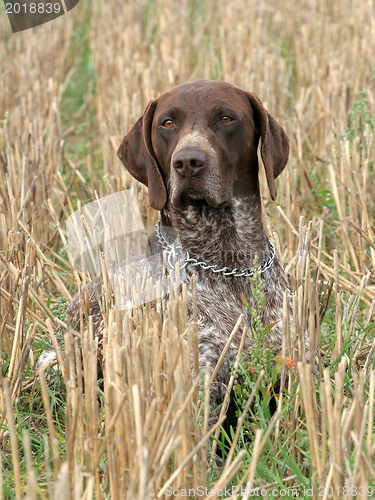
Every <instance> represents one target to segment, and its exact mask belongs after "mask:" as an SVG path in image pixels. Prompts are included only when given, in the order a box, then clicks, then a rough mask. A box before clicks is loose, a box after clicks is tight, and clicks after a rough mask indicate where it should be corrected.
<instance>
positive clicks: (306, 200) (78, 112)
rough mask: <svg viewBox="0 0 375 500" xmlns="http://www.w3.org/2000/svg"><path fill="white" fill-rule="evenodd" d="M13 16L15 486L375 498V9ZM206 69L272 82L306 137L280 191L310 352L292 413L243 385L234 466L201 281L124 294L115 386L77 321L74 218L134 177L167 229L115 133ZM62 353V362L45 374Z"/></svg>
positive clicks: (347, 1) (172, 8) (5, 179)
mask: <svg viewBox="0 0 375 500" xmlns="http://www.w3.org/2000/svg"><path fill="white" fill-rule="evenodd" d="M81 3H82V4H84V5H81ZM0 22H1V24H0V34H1V35H0V36H1V44H0V60H1V68H0V70H1V71H0V87H1V89H2V90H1V92H0V334H1V372H0V377H1V392H0V412H1V413H0V439H1V451H0V453H1V464H2V467H1V479H2V481H1V482H2V484H3V489H2V498H22V497H27V498H30V499H36V498H54V499H64V500H65V499H67V498H72V499H80V498H85V499H86V498H94V497H95V498H112V499H123V498H127V499H139V500H144V499H153V498H162V499H163V498H169V497H171V496H174V497H176V498H180V497H181V498H183V497H190V498H194V495H195V497H199V498H205V497H207V498H214V497H216V498H220V497H222V498H232V499H235V498H237V497H238V491H239V489H240V488H243V490H242V496H241V498H248V497H249V496H259V497H262V496H263V497H267V498H275V499H276V498H281V497H289V498H291V497H293V496H299V497H302V498H309V497H314V498H320V497H321V498H336V499H339V498H352V497H354V496H356V497H357V498H375V463H374V462H375V461H374V457H375V441H374V438H373V434H374V392H375V378H374V373H375V372H374V351H375V334H374V333H375V279H374V277H375V274H374V273H375V271H374V268H375V228H374V214H375V201H374V192H375V177H374V160H375V145H374V144H375V141H374V128H375V102H374V97H375V92H374V90H375V83H374V79H375V73H374V66H375V62H374V56H373V55H374V53H375V6H374V3H373V2H372V1H370V0H355V1H353V0H340V1H338V0H335V1H333V2H326V1H325V0H302V1H301V2H299V5H298V8H296V3H295V2H294V1H292V0H283V1H282V2H280V1H274V0H269V1H267V2H259V1H253V0H251V1H245V0H228V1H226V2H224V1H218V2H210V1H209V0H206V1H205V0H189V1H188V0H185V1H184V0H181V1H180V2H172V1H163V2H162V1H159V0H151V1H140V2H137V3H135V2H131V1H127V2H124V1H123V0H107V1H106V2H99V1H97V0H95V1H93V2H90V4H87V3H85V2H80V4H79V6H78V7H77V8H76V9H75V10H73V11H71V12H70V14H69V15H66V16H64V17H62V18H60V19H57V20H56V21H54V22H53V23H49V24H47V25H45V26H43V27H40V28H37V29H33V30H28V31H25V32H23V33H19V34H16V35H12V34H11V33H10V28H9V26H8V24H7V23H8V21H7V19H6V17H5V14H4V13H3V11H1V16H0ZM199 78H211V79H223V80H227V81H230V82H232V83H234V84H236V85H238V86H240V87H242V88H244V89H247V90H252V91H255V92H256V93H257V94H258V95H259V96H260V98H261V99H262V101H263V103H264V104H265V106H266V107H267V109H268V110H269V111H270V112H271V113H272V115H273V116H275V117H276V118H277V119H278V120H279V121H280V123H281V124H282V125H283V127H284V128H285V130H286V131H287V133H288V135H289V137H290V139H291V157H290V161H289V165H288V167H287V168H286V170H285V171H284V173H283V174H282V176H281V178H280V180H279V182H278V198H277V201H276V202H270V198H269V194H268V192H267V189H266V187H265V182H262V194H263V199H264V207H265V218H266V222H267V226H268V229H269V234H270V236H271V237H272V238H273V240H274V241H275V243H276V247H277V251H278V254H279V257H280V259H281V261H282V263H283V265H284V267H285V268H286V269H287V271H288V273H289V275H290V278H291V282H292V285H293V289H294V291H295V292H294V297H293V306H294V324H293V326H292V333H291V338H292V341H291V346H290V345H289V342H286V345H285V349H288V351H289V352H288V356H289V357H290V358H292V359H293V360H294V361H296V362H297V368H294V369H293V368H291V369H289V377H288V379H287V381H286V387H285V390H284V393H283V394H282V396H280V397H279V398H278V409H277V411H276V413H275V414H274V416H273V417H272V416H271V415H269V414H267V412H265V407H264V405H262V401H261V400H259V398H257V396H256V397H255V398H254V393H255V392H256V391H253V392H252V393H251V394H250V392H251V391H250V389H251V387H250V389H249V390H248V392H246V391H245V389H242V388H238V387H237V392H238V394H239V399H240V400H242V402H243V403H244V410H246V409H247V408H248V407H249V405H250V403H251V400H252V399H253V398H254V399H255V400H256V402H255V404H253V405H252V408H253V412H254V413H255V414H254V415H253V417H252V418H251V419H249V418H246V417H247V413H246V412H245V411H244V415H243V417H241V419H240V422H241V426H239V427H238V428H237V433H236V434H235V435H232V436H229V442H230V445H229V446H230V449H229V450H228V449H227V450H226V451H222V454H223V463H222V465H218V464H217V461H216V460H214V459H212V458H210V457H212V456H213V453H212V450H211V447H212V443H213V441H212V439H211V436H212V435H214V434H216V436H218V435H219V433H218V431H219V428H218V425H217V426H216V427H214V428H212V429H210V428H209V427H208V423H207V422H208V420H207V419H208V404H207V397H208V391H209V385H210V383H211V382H212V381H211V380H209V377H206V378H205V379H203V380H199V378H198V377H196V378H195V381H193V380H192V376H191V369H190V366H191V361H192V360H193V364H194V360H195V359H196V355H197V344H196V328H195V325H194V322H193V323H192V324H187V322H186V291H185V289H184V288H183V289H182V293H181V294H177V293H174V294H173V295H172V296H171V298H170V300H169V302H168V303H167V304H160V303H156V304H154V305H153V306H151V305H150V304H147V305H145V306H144V307H138V308H136V309H135V310H134V311H133V312H132V313H120V312H118V311H116V310H115V309H114V308H113V306H112V304H111V298H110V294H108V300H107V304H106V309H107V310H106V311H105V325H106V329H105V340H104V345H103V347H102V352H101V355H102V356H103V358H104V361H105V370H104V384H103V383H100V384H99V385H98V383H97V370H96V365H97V361H96V360H97V345H96V341H95V340H94V339H93V336H92V335H91V333H92V328H90V329H89V331H88V332H87V331H85V332H82V335H74V334H73V332H72V330H70V329H68V331H66V325H65V315H64V310H65V308H66V305H67V302H68V301H69V300H70V299H71V297H72V295H74V294H75V292H76V290H77V288H78V286H82V285H84V284H85V283H87V281H88V280H89V279H90V276H89V275H87V274H83V273H80V272H78V271H77V270H75V269H74V266H72V264H71V261H70V259H69V252H68V249H67V248H66V247H65V245H64V228H65V221H66V219H67V218H68V217H69V215H70V214H71V213H72V212H74V211H75V210H76V209H77V207H79V204H80V203H81V204H85V203H87V202H88V201H92V200H93V199H95V197H96V196H97V195H99V196H104V195H106V194H111V193H114V192H118V191H121V190H123V189H127V188H130V187H133V188H134V191H135V193H136V195H137V200H138V203H139V206H140V208H141V213H142V216H143V219H144V224H145V226H146V227H149V226H151V225H152V224H154V223H155V221H156V220H157V214H156V213H155V212H154V211H153V210H151V209H150V208H149V207H148V204H147V192H146V189H145V188H144V187H142V186H140V185H139V184H137V183H136V182H135V181H134V180H132V179H131V178H130V176H129V175H128V174H127V173H126V172H125V170H124V169H123V168H122V166H121V163H120V162H119V160H118V159H117V157H116V149H117V146H118V145H119V143H120V141H121V138H122V136H123V135H124V134H125V132H126V131H127V130H128V129H129V128H130V126H131V125H132V124H133V122H134V121H135V120H136V119H137V118H138V116H140V115H141V113H142V111H143V109H144V107H145V105H146V104H147V102H148V100H149V99H151V98H153V97H156V96H157V95H159V94H160V93H162V92H164V91H165V90H167V89H168V88H170V87H172V86H173V85H176V84H179V83H182V82H185V81H188V80H192V79H199ZM261 180H262V179H261ZM162 310H163V318H162V314H161V313H162ZM306 329H309V331H310V337H311V345H310V351H311V352H313V350H314V349H317V352H318V356H319V361H320V377H319V383H318V386H317V387H316V390H315V382H314V380H313V378H312V376H311V370H310V368H309V366H308V365H306V364H305V363H304V360H305V358H306V352H305V351H306V350H305V349H304V348H303V345H304V342H303V339H304V332H305V331H306ZM228 333H230V332H228ZM288 338H289V336H288ZM51 347H54V348H55V349H56V350H57V353H58V360H59V365H60V370H58V371H56V370H55V369H54V368H56V366H55V367H52V368H47V369H46V370H44V371H43V370H42V371H38V370H37V368H36V367H37V361H38V357H39V356H40V354H41V353H42V352H43V351H45V350H46V349H51ZM81 351H82V353H83V355H82V357H83V362H82V360H81V355H80V352H81ZM240 361H241V360H240V358H239V359H238V362H239V363H240ZM269 369H270V368H269V367H265V372H266V373H263V371H261V372H259V373H257V375H259V377H258V382H257V383H258V384H259V387H261V386H262V380H261V379H262V377H266V375H267V370H268V371H269ZM281 371H282V374H284V373H285V371H286V368H285V367H282V370H281ZM232 382H233V383H234V385H235V386H236V384H237V385H238V383H237V382H236V379H235V377H234V378H233V380H232ZM199 386H200V390H199ZM246 401H247V402H248V404H247V405H245V403H246ZM220 422H221V421H219V424H220ZM249 436H250V439H249ZM217 446H218V447H220V446H221V444H220V442H218V443H215V444H214V447H217ZM230 486H232V487H233V489H232V490H230V489H229V487H230ZM225 487H227V490H225V489H223V488H225ZM236 488H237V489H236ZM257 488H259V489H257ZM189 489H190V490H189Z"/></svg>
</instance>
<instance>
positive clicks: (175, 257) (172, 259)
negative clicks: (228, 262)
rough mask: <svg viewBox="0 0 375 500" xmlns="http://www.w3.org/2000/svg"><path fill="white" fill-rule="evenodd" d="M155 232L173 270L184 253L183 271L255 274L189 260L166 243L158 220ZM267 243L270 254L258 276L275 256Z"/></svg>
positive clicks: (268, 266) (270, 244) (267, 267)
mask: <svg viewBox="0 0 375 500" xmlns="http://www.w3.org/2000/svg"><path fill="white" fill-rule="evenodd" d="M155 232H156V236H157V238H158V240H159V243H160V245H161V246H162V248H163V250H165V251H166V254H167V262H168V265H169V267H170V268H171V269H174V268H175V265H176V263H177V262H178V261H179V257H180V256H181V255H183V254H184V253H186V258H185V259H184V263H183V264H182V265H181V266H180V269H184V268H185V267H186V266H187V265H191V266H196V267H200V268H201V269H203V270H205V271H207V270H209V271H212V272H213V273H221V274H223V275H224V276H234V277H242V276H245V277H250V278H252V277H253V276H254V274H255V271H254V269H253V268H247V269H237V268H234V269H229V268H228V267H221V268H219V267H218V266H217V265H216V264H214V265H212V264H207V263H206V262H204V261H203V260H197V259H194V258H191V257H190V256H189V253H188V252H185V251H184V249H183V248H182V246H181V245H175V244H172V245H171V244H169V243H168V241H167V240H166V239H165V237H164V235H163V233H162V232H161V230H160V220H159V221H158V222H157V224H155ZM268 243H269V247H270V253H269V255H268V259H267V260H266V261H264V262H262V263H261V264H260V266H259V269H258V271H259V273H260V274H262V273H264V272H265V271H267V270H268V269H269V268H270V267H271V266H272V264H273V261H274V260H275V255H276V251H275V247H274V245H273V243H272V242H271V241H269V242H268Z"/></svg>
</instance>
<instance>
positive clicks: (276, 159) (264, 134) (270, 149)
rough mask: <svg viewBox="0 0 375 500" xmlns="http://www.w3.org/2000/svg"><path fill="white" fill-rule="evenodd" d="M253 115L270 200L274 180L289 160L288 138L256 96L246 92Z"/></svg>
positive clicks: (273, 194) (273, 188) (274, 186)
mask: <svg viewBox="0 0 375 500" xmlns="http://www.w3.org/2000/svg"><path fill="white" fill-rule="evenodd" d="M246 94H247V96H248V99H249V101H250V104H251V107H252V109H253V113H254V119H255V126H256V127H257V128H258V129H259V132H260V136H261V138H262V144H261V147H260V154H261V156H262V160H263V164H264V168H265V170H266V177H267V183H268V188H269V190H270V194H271V198H272V199H273V200H274V199H275V198H276V185H275V179H276V177H278V176H279V175H280V174H281V172H282V171H283V170H284V168H285V166H286V164H287V162H288V158H289V138H288V136H287V135H286V133H285V132H284V130H283V128H282V127H281V126H280V125H279V124H278V123H277V121H276V120H275V119H274V118H273V117H272V116H271V115H270V114H269V113H268V112H267V110H266V109H265V107H264V106H263V104H262V103H261V102H260V100H259V98H258V96H257V95H256V94H254V93H252V92H246Z"/></svg>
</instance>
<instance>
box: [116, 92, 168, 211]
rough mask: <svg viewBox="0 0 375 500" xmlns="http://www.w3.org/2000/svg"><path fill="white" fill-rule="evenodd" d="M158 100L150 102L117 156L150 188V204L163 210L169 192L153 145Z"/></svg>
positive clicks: (133, 174)
mask: <svg viewBox="0 0 375 500" xmlns="http://www.w3.org/2000/svg"><path fill="white" fill-rule="evenodd" d="M155 108H156V99H155V100H154V101H150V102H149V103H148V105H147V108H146V109H145V112H144V113H143V116H141V117H140V118H138V120H137V121H136V123H135V124H134V126H133V128H132V129H131V130H130V131H129V132H128V133H127V134H126V136H125V137H124V138H123V140H122V143H121V145H120V147H119V148H118V150H117V155H118V157H119V158H120V160H121V161H122V163H123V164H124V166H125V168H126V170H127V171H128V172H129V173H130V174H131V175H132V176H133V177H135V178H136V179H137V180H138V181H140V182H142V184H145V185H146V186H148V197H149V203H150V206H151V207H152V208H155V209H156V210H162V209H163V208H164V206H165V204H166V203H167V190H166V187H165V184H164V181H163V177H162V175H161V172H160V168H159V165H158V162H157V160H156V158H155V154H154V151H153V149H152V144H151V125H152V120H153V117H154V113H155Z"/></svg>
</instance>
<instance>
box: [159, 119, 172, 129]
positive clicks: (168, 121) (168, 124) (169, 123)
mask: <svg viewBox="0 0 375 500" xmlns="http://www.w3.org/2000/svg"><path fill="white" fill-rule="evenodd" d="M162 126H163V127H164V128H173V127H174V122H173V120H171V119H170V118H167V119H166V120H164V121H163V123H162Z"/></svg>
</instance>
